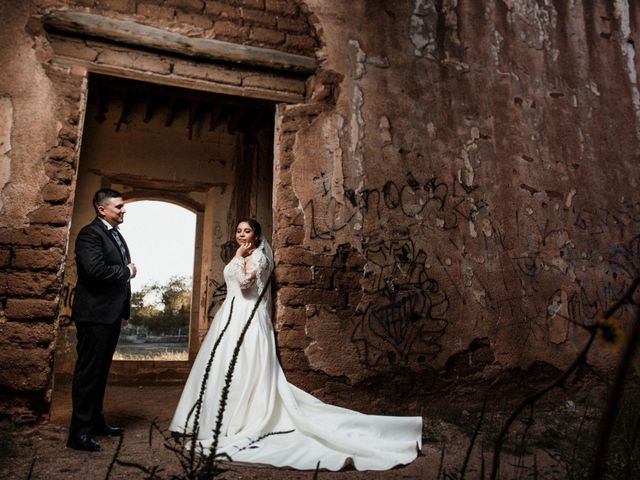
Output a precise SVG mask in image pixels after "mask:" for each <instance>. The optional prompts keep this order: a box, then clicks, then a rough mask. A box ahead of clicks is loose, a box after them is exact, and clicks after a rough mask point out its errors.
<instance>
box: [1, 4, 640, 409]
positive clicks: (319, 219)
mask: <svg viewBox="0 0 640 480" xmlns="http://www.w3.org/2000/svg"><path fill="white" fill-rule="evenodd" d="M8 3H11V5H8ZM0 5H1V6H0V8H1V10H2V11H0V13H1V14H2V16H3V18H5V19H6V28H5V29H4V30H3V31H2V32H0V40H1V41H0V44H1V45H8V46H9V47H5V48H2V49H0V56H1V58H0V61H1V63H2V64H3V65H7V66H8V67H7V69H6V70H7V72H9V73H8V74H7V75H8V76H7V77H6V78H7V80H6V81H5V82H4V83H3V86H2V87H1V88H2V92H0V119H1V120H0V136H1V138H2V139H3V140H4V141H3V143H2V149H3V151H1V152H0V180H1V182H0V188H1V189H2V191H1V194H0V197H1V202H2V203H1V205H2V206H1V207H0V222H1V223H2V226H3V228H2V229H1V230H0V243H2V244H3V249H2V254H1V255H0V268H2V276H3V283H2V285H3V289H4V290H3V293H0V295H4V296H3V297H2V308H3V312H2V316H1V317H0V328H1V329H2V340H1V341H2V346H1V347H0V361H1V362H2V364H3V365H5V364H12V365H15V366H16V367H17V368H16V369H15V370H7V369H3V370H2V372H1V373H0V386H1V388H2V391H3V393H2V397H1V398H0V403H1V404H2V411H3V412H4V413H5V414H6V413H7V412H8V413H10V414H13V416H14V418H16V419H19V418H20V414H21V412H22V415H23V418H27V419H28V418H29V415H31V414H32V412H34V411H46V409H47V402H48V398H47V395H48V393H47V392H48V391H49V389H50V380H51V361H52V356H51V352H52V348H53V346H52V341H53V338H54V331H55V322H54V320H53V319H54V318H55V311H56V308H57V305H58V296H59V293H60V288H61V280H60V278H61V273H62V272H61V267H60V266H61V265H62V263H63V260H64V256H65V249H66V246H67V240H68V237H67V233H68V232H67V225H68V220H69V218H70V212H71V206H72V202H73V199H72V192H73V191H74V184H73V182H74V179H75V165H76V163H75V162H76V160H77V152H78V148H79V137H78V132H79V125H81V123H82V113H83V102H84V97H83V95H84V94H83V92H84V91H85V87H84V86H85V83H84V82H86V68H90V66H93V67H95V68H98V67H100V66H101V65H102V64H103V63H104V64H109V65H113V64H119V65H120V66H122V67H123V68H127V69H130V70H132V71H133V70H135V71H138V72H141V73H140V74H144V75H149V77H152V76H154V77H153V78H155V79H158V78H159V77H160V76H163V77H165V78H171V79H173V78H174V77H175V76H176V75H177V76H180V75H184V76H189V75H191V76H192V78H197V79H198V80H199V81H202V82H218V83H225V82H226V85H229V88H231V87H233V88H247V89H263V90H268V89H272V91H274V92H282V91H284V92H286V93H287V94H289V95H290V97H288V98H291V99H294V98H296V95H297V96H298V97H301V96H302V95H305V96H306V100H305V101H304V102H300V103H299V104H297V105H281V106H280V107H279V109H278V114H277V116H276V133H275V139H274V140H275V165H274V190H273V206H274V217H273V220H274V248H275V252H276V262H277V269H276V280H277V284H278V292H277V298H276V300H277V301H276V305H277V321H276V324H277V325H276V326H277V329H278V343H279V348H280V354H281V359H282V363H283V365H284V367H285V370H286V371H287V375H288V378H289V379H290V380H291V381H292V382H293V383H295V384H298V385H300V386H301V387H303V388H305V389H307V390H308V391H311V392H313V393H314V394H316V395H318V396H320V397H321V398H323V399H325V400H329V401H332V402H336V403H340V404H345V405H351V406H355V407H359V408H364V409H366V410H368V411H386V412H396V413H412V412H414V411H421V409H422V408H423V407H424V406H425V405H428V402H430V401H436V400H435V399H437V398H438V397H440V398H445V399H446V400H447V401H448V402H450V403H451V404H452V405H454V404H455V402H456V401H458V400H460V401H473V400H474V399H476V400H477V398H479V392H482V391H484V390H486V389H487V388H492V390H493V391H494V393H496V394H498V395H504V394H505V392H509V391H510V390H509V389H510V388H512V387H510V386H509V385H508V384H507V381H508V380H509V379H510V378H516V377H517V378H520V377H523V378H525V379H526V383H527V384H529V385H532V384H535V382H537V381H543V380H544V379H545V378H547V377H548V376H549V375H553V374H554V373H555V372H557V369H559V368H562V367H563V366H565V365H567V364H568V362H570V361H571V360H572V358H573V357H574V356H575V353H576V351H577V349H579V348H580V346H581V344H582V341H583V339H584V334H583V332H582V331H581V330H580V329H579V328H578V327H576V326H575V324H574V322H577V321H584V320H587V321H593V319H595V318H596V317H597V315H598V312H601V311H602V310H603V309H604V308H606V307H607V306H608V305H610V304H611V303H612V301H613V300H614V299H615V298H617V296H619V295H620V293H621V292H622V291H623V290H624V287H625V286H626V285H628V284H629V282H630V279H631V278H632V277H633V276H635V275H637V274H638V273H639V271H640V258H639V257H638V238H640V237H639V234H640V226H639V222H640V215H639V213H640V212H639V204H638V201H637V194H636V190H637V184H638V169H637V167H636V164H637V160H638V158H637V152H638V146H639V145H638V143H639V139H640V100H639V99H640V94H639V93H638V81H637V74H636V71H637V68H638V63H639V62H640V60H638V58H637V57H636V56H635V51H634V45H635V44H638V40H639V39H638V24H637V21H638V18H639V14H640V6H638V5H637V4H635V3H632V2H628V1H624V0H617V1H616V2H613V3H612V2H608V1H605V0H594V1H591V0H575V1H573V2H565V1H561V0H546V1H544V2H539V1H536V0H517V1H515V0H514V1H502V0H485V1H470V0H468V1H462V0H458V1H456V0H443V1H442V2H434V1H429V0H413V1H409V0H407V1H404V2H381V1H374V0H370V1H366V0H358V1H353V2H333V1H331V2H329V1H326V0H307V1H305V2H304V4H298V3H297V2H283V1H280V0H235V1H231V0H229V1H228V2H227V1H225V2H222V1H207V2H204V1H201V0H165V1H164V2H163V3H162V4H159V2H151V1H146V2H143V1H139V2H136V1H134V0H82V1H81V0H78V1H77V2H70V1H63V0H59V1H44V0H41V1H40V2H34V3H32V4H31V5H29V4H27V5H24V4H20V5H18V6H16V5H14V4H13V2H3V3H2V4H0ZM70 6H71V7H70ZM45 8H61V9H66V8H70V9H75V10H88V11H94V12H98V13H101V14H104V15H106V16H111V17H113V18H124V19H134V20H135V21H138V22H142V23H145V22H146V23H147V24H151V25H156V26H159V27H161V28H164V29H167V30H171V31H175V32H180V33H183V34H185V35H191V36H195V37H199V36H201V37H213V36H215V37H216V38H220V39H223V40H226V41H232V42H238V43H245V42H246V43H249V44H255V45H256V46H270V47H271V48H278V49H282V50H285V51H290V52H292V53H299V54H304V55H315V56H316V57H317V58H318V60H319V61H320V66H319V69H318V71H317V73H316V74H315V75H313V76H312V77H311V78H309V80H308V81H307V83H306V88H305V87H304V83H302V82H301V81H299V80H294V81H291V82H281V81H280V83H278V80H277V79H276V77H274V76H270V75H266V74H257V75H256V74H251V75H245V74H232V75H230V76H227V75H223V74H222V73H221V70H220V69H219V67H218V66H210V67H207V68H198V65H197V64H195V63H194V62H191V63H193V64H191V63H189V62H187V61H184V60H180V61H178V60H176V61H175V65H179V66H180V68H181V69H182V71H181V72H176V71H172V70H171V69H169V70H167V69H166V65H167V62H165V61H164V60H163V59H164V57H163V56H160V61H158V60H159V59H158V56H157V55H155V56H154V54H145V55H142V56H139V57H132V56H131V54H130V52H126V51H125V52H124V53H122V52H121V51H120V47H118V48H115V47H109V46H105V45H104V44H102V43H100V42H96V43H93V42H87V41H82V42H81V43H82V45H80V46H78V48H77V49H75V54H74V53H73V52H70V51H67V54H68V55H71V56H74V55H86V56H87V58H86V62H87V67H86V68H74V67H73V66H66V67H63V66H60V64H56V63H55V62H51V61H50V59H51V55H52V51H51V45H52V44H53V43H55V42H56V39H55V38H54V37H55V36H49V37H48V36H47V35H46V34H45V32H43V30H42V28H41V23H40V17H38V14H39V13H42V11H43V9H45ZM247 12H249V13H247ZM302 16H303V17H304V19H305V20H304V21H302V22H300V21H299V20H300V17H302ZM296 19H297V20H296ZM306 19H309V20H308V21H307V20H306ZM309 21H310V22H311V23H312V24H313V27H314V28H315V30H316V31H317V34H318V37H319V38H320V44H318V43H317V40H315V39H314V34H313V32H312V31H311V30H312V29H311V28H310V27H309V23H308V22H309ZM260 25H261V26H260ZM302 25H305V26H304V28H303V30H302V31H301V32H298V33H295V28H302ZM305 32H306V33H305ZM218 35H219V37H218ZM49 41H51V42H52V43H51V44H50V43H49ZM72 50H73V49H72ZM88 50H89V53H87V51H88ZM125 50H126V49H125ZM172 62H173V60H171V62H169V63H172ZM231 70H233V69H231ZM301 85H302V88H301ZM293 101H294V100H292V102H293ZM8 141H10V145H11V149H10V150H9V149H8V147H7V142H8ZM624 320H625V321H628V320H629V318H628V317H624ZM614 360H615V357H613V356H612V355H610V354H606V353H605V352H604V351H601V350H599V349H596V350H595V351H594V352H593V355H591V356H590V358H589V363H590V365H591V366H593V367H595V368H598V369H601V370H602V369H606V368H607V367H608V366H609V365H611V364H612V362H613V361H614ZM489 386H491V387H489ZM517 393H518V394H520V393H521V392H517Z"/></svg>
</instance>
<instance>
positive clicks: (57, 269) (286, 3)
mask: <svg viewBox="0 0 640 480" xmlns="http://www.w3.org/2000/svg"><path fill="white" fill-rule="evenodd" d="M60 11H70V12H86V13H93V14H98V15H101V16H104V17H107V18H114V19H120V20H131V21H134V22H137V23H139V24H142V25H148V26H153V27H157V28H162V29H164V30H166V31H170V32H174V33H178V34H181V35H186V36H190V37H201V38H213V39H216V40H222V41H226V42H233V43H239V44H243V45H252V46H258V47H263V48H270V49H276V50H280V51H283V52H289V53H295V54H298V55H306V56H311V57H313V56H314V52H315V50H316V48H317V47H318V45H319V41H318V38H317V34H316V32H315V30H314V27H313V26H312V24H311V23H310V20H309V13H308V11H307V9H306V7H305V6H304V5H303V4H300V3H298V2H295V1H290V0H243V1H236V0H221V1H206V2H205V1H201V0H162V1H152V0H147V1H144V0H140V1H133V0H95V1H92V0H91V1H87V0H53V1H51V0H33V1H31V2H3V3H2V5H1V6H0V12H1V13H2V16H3V18H4V19H5V24H6V28H5V29H3V31H2V33H1V34H0V37H1V40H2V41H1V42H0V43H1V44H2V48H0V58H1V60H2V64H3V69H4V71H5V74H3V84H2V86H1V87H0V139H2V142H1V150H0V245H1V249H0V252H1V254H0V300H1V307H2V310H1V312H0V362H1V363H2V365H3V368H2V369H1V372H0V415H2V416H6V415H8V416H11V417H12V418H13V419H14V420H15V421H30V420H33V419H34V418H35V417H36V416H37V415H38V414H39V413H42V412H46V411H47V410H48V406H49V402H50V399H51V398H50V397H51V386H52V367H53V361H54V358H53V352H54V340H55V336H56V328H57V313H58V311H59V307H60V305H62V306H63V307H65V308H67V307H68V305H69V304H70V302H71V300H72V294H71V290H69V289H67V288H63V286H62V277H63V273H64V272H63V270H64V264H65V260H66V254H67V249H68V234H69V222H70V219H71V213H72V209H73V201H74V198H73V194H74V191H75V179H76V172H77V163H78V157H79V149H80V141H81V129H82V124H83V115H84V113H85V110H84V109H85V102H86V92H87V69H86V67H84V66H78V62H76V63H74V62H75V59H79V60H83V61H85V62H94V63H95V64H96V65H97V64H100V65H110V66H115V67H117V68H123V69H132V70H135V71H140V72H142V73H143V74H144V73H155V74H160V75H171V76H172V78H176V77H177V78H185V79H188V80H189V81H194V80H195V81H203V82H207V81H214V82H218V83H220V84H221V85H224V84H228V85H232V86H234V87H237V88H239V89H251V90H252V91H253V92H261V93H260V94H261V95H268V92H269V91H278V92H279V93H278V95H280V96H286V95H287V94H289V95H290V96H291V98H300V97H301V95H302V94H303V93H304V80H300V79H299V78H294V79H292V80H291V81H289V82H286V81H285V82H284V83H283V84H282V85H281V84H280V83H279V82H278V81H277V79H276V77H275V76H274V75H273V74H272V73H270V72H269V71H268V69H266V70H265V69H263V70H262V71H258V72H256V71H249V70H246V69H245V70H242V69H239V68H237V67H231V66H230V65H224V64H223V65H220V64H218V65H215V64H213V63H211V62H205V63H204V64H200V63H198V62H197V61H193V60H188V59H185V58H176V59H175V60H173V59H172V57H170V56H167V55H159V54H158V53H157V52H133V51H131V50H127V48H126V47H124V46H119V45H108V44H105V43H104V42H99V41H94V40H86V39H81V38H77V39H74V38H69V39H68V40H61V38H60V36H57V37H56V38H53V37H52V36H51V35H50V34H49V33H48V32H46V31H45V29H44V26H43V18H44V17H45V16H46V15H47V14H49V13H51V12H60ZM56 55H57V56H62V57H66V58H69V59H71V61H70V62H68V63H67V64H62V63H60V62H57V61H52V59H53V58H54V56H56ZM234 92H236V94H237V91H236V90H234ZM265 92H267V93H265Z"/></svg>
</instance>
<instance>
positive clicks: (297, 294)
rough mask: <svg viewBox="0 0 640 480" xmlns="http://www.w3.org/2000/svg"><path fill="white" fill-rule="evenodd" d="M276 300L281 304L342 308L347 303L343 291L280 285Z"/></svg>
mask: <svg viewBox="0 0 640 480" xmlns="http://www.w3.org/2000/svg"><path fill="white" fill-rule="evenodd" d="M278 300H279V301H280V303H282V304H283V305H289V306H292V307H302V306H306V305H310V304H318V305H330V306H331V307H334V308H344V307H345V306H346V304H347V297H346V294H344V293H343V292H339V291H336V290H321V289H316V288H295V287H281V288H280V289H279V290H278Z"/></svg>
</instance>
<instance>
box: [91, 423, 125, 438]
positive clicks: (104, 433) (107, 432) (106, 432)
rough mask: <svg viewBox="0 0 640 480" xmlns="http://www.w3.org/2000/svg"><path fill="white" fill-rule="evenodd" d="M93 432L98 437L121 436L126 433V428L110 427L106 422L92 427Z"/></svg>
mask: <svg viewBox="0 0 640 480" xmlns="http://www.w3.org/2000/svg"><path fill="white" fill-rule="evenodd" d="M91 433H92V434H93V435H95V436H97V437H119V436H120V435H122V434H123V433H124V428H122V427H110V426H109V425H107V424H106V423H105V424H104V425H102V426H100V427H95V428H92V429H91Z"/></svg>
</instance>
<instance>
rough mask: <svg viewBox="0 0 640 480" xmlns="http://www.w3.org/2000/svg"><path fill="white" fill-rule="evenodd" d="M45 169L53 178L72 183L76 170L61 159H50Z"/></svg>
mask: <svg viewBox="0 0 640 480" xmlns="http://www.w3.org/2000/svg"><path fill="white" fill-rule="evenodd" d="M44 171H45V173H46V174H47V176H48V177H49V178H50V179H51V180H57V181H60V182H63V183H67V184H68V183H71V181H72V180H73V176H74V175H75V170H74V169H73V167H72V166H71V165H69V164H68V163H66V162H62V161H60V160H50V161H48V162H46V163H45V164H44Z"/></svg>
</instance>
